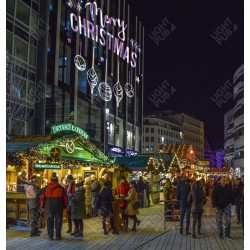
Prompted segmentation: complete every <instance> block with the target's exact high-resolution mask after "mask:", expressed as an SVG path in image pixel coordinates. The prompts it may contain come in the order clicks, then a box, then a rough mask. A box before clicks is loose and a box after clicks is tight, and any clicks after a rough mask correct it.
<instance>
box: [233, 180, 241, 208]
mask: <svg viewBox="0 0 250 250" xmlns="http://www.w3.org/2000/svg"><path fill="white" fill-rule="evenodd" d="M242 190H243V185H242V184H241V183H239V184H238V185H235V186H234V188H233V199H234V204H235V205H240V204H241V198H242Z"/></svg>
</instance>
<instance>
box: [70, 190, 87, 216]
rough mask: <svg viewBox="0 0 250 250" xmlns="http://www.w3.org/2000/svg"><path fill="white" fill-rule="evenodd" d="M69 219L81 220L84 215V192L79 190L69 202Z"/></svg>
mask: <svg viewBox="0 0 250 250" xmlns="http://www.w3.org/2000/svg"><path fill="white" fill-rule="evenodd" d="M70 208H71V218H72V219H83V218H84V216H85V215H86V206H85V190H84V189H83V188H80V189H79V190H78V191H76V192H75V193H74V195H73V196H72V198H71V200H70Z"/></svg>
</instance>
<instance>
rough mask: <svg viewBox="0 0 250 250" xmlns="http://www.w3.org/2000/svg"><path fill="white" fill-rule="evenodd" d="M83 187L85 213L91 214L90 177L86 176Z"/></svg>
mask: <svg viewBox="0 0 250 250" xmlns="http://www.w3.org/2000/svg"><path fill="white" fill-rule="evenodd" d="M84 189H85V206H86V214H87V216H89V217H90V216H91V214H92V209H91V179H90V178H89V177H86V178H85V180H84Z"/></svg>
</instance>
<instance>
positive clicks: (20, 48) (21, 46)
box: [14, 37, 28, 62]
mask: <svg viewBox="0 0 250 250" xmlns="http://www.w3.org/2000/svg"><path fill="white" fill-rule="evenodd" d="M14 48H15V49H14V50H15V56H16V57H19V58H20V59H22V60H24V61H25V62H27V61H28V44H27V43H25V42H23V41H22V40H20V39H19V38H17V37H16V38H15V47H14Z"/></svg>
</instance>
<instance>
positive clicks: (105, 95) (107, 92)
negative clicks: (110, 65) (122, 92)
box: [98, 82, 112, 102]
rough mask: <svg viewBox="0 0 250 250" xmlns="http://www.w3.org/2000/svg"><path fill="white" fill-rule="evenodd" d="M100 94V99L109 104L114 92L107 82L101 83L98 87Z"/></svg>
mask: <svg viewBox="0 0 250 250" xmlns="http://www.w3.org/2000/svg"><path fill="white" fill-rule="evenodd" d="M98 92H99V95H100V97H101V98H102V99H103V100H104V101H105V102H108V101H110V100H111V98H112V90H111V88H110V87H109V85H108V84H107V83H105V82H101V83H100V84H99V86H98Z"/></svg>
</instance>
